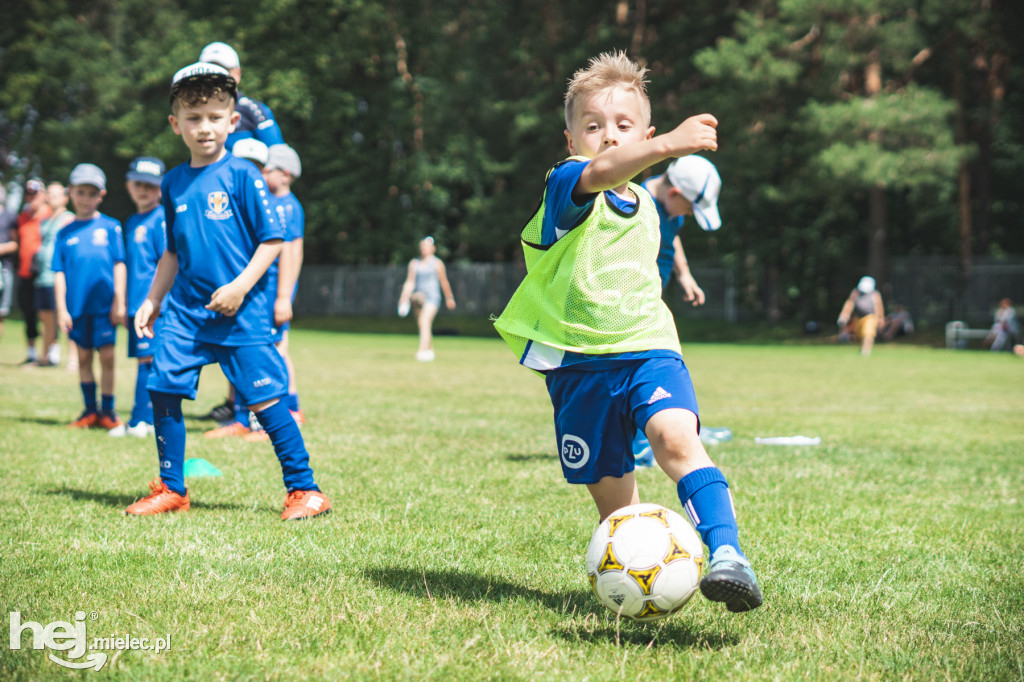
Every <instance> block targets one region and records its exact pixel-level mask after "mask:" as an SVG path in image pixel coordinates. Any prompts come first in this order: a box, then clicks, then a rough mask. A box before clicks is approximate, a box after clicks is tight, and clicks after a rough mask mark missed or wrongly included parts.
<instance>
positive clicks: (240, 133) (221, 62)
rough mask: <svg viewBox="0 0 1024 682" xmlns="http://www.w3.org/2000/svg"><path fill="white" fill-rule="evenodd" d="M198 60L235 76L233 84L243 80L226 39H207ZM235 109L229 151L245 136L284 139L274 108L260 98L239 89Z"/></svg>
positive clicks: (274, 140) (269, 140)
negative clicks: (213, 41)
mask: <svg viewBox="0 0 1024 682" xmlns="http://www.w3.org/2000/svg"><path fill="white" fill-rule="evenodd" d="M199 61H200V62H206V63H208V64H216V65H217V66H221V67H224V68H225V69H226V70H227V72H228V74H229V75H230V76H231V77H232V78H234V79H235V84H236V85H237V84H238V83H241V82H242V66H241V63H240V62H239V60H238V53H237V52H235V50H234V48H233V47H231V46H230V45H228V44H227V43H220V42H218V43H210V44H209V45H207V46H206V47H204V48H203V51H202V52H200V53H199ZM235 111H237V112H238V116H239V118H238V124H237V125H236V126H235V129H234V130H233V131H232V132H231V134H229V135H228V141H227V148H228V151H230V152H231V153H232V154H234V153H235V143H237V142H238V141H239V140H244V139H246V138H255V139H257V140H259V141H260V142H262V143H263V144H265V145H267V146H268V147H270V146H271V145H275V144H282V143H284V138H283V137H282V136H281V128H280V127H278V125H277V121H276V120H274V112H272V111H271V110H270V107H268V106H267V105H266V104H264V103H263V102H260V101H258V100H254V99H252V98H251V97H246V96H245V95H243V94H242V93H241V92H239V93H238V101H237V102H235ZM235 155H236V156H238V154H235Z"/></svg>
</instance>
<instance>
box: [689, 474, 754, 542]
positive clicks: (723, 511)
mask: <svg viewBox="0 0 1024 682" xmlns="http://www.w3.org/2000/svg"><path fill="white" fill-rule="evenodd" d="M676 491H677V492H678V494H679V501H680V502H682V503H683V509H685V510H686V515H687V516H689V517H690V521H691V522H693V525H694V526H696V528H697V532H698V533H700V537H701V539H702V540H703V541H704V544H705V545H707V546H708V550H710V552H711V554H712V555H713V554H714V553H715V550H717V549H718V548H719V547H721V546H722V545H732V546H733V547H735V548H736V551H737V552H740V554H742V553H743V552H742V551H741V550H740V538H739V528H738V527H737V525H736V514H735V512H734V511H733V508H732V497H730V496H729V484H728V483H727V482H726V480H725V475H724V474H722V472H721V471H719V469H718V467H706V468H704V469H697V470H696V471H691V472H690V473H688V474H687V475H686V476H683V478H682V480H680V481H679V483H678V485H677V486H676Z"/></svg>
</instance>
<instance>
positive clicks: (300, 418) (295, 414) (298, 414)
mask: <svg viewBox="0 0 1024 682" xmlns="http://www.w3.org/2000/svg"><path fill="white" fill-rule="evenodd" d="M289 411H290V412H291V413H292V419H294V420H295V423H296V424H298V425H299V426H302V425H303V424H305V423H306V415H304V414H303V413H302V410H289Z"/></svg>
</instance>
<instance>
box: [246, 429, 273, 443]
mask: <svg viewBox="0 0 1024 682" xmlns="http://www.w3.org/2000/svg"><path fill="white" fill-rule="evenodd" d="M243 440H245V441H246V442H247V443H262V442H263V441H266V440H270V434H268V433H267V432H266V431H264V430H263V429H256V430H255V431H249V433H247V434H245V436H243Z"/></svg>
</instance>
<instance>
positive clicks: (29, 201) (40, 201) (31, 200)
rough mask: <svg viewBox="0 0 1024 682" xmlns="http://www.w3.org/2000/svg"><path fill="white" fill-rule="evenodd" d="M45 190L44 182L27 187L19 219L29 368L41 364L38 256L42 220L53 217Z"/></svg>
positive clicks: (20, 294)
mask: <svg viewBox="0 0 1024 682" xmlns="http://www.w3.org/2000/svg"><path fill="white" fill-rule="evenodd" d="M45 190H46V187H45V186H44V185H43V182H42V180H35V179H32V180H29V181H28V182H27V183H26V184H25V208H24V210H22V212H21V214H20V215H19V216H18V232H17V235H18V236H17V239H18V271H17V274H18V306H19V307H20V308H21V314H22V316H24V318H25V339H26V341H27V343H28V346H27V351H26V356H25V361H24V362H23V363H22V364H26V365H28V364H35V363H36V362H38V361H39V355H38V354H37V353H36V338H38V336H39V328H38V324H37V322H36V282H35V281H36V272H35V257H36V251H38V250H39V243H40V241H41V239H42V237H41V235H40V227H41V226H42V223H43V221H44V220H46V219H47V218H49V217H50V207H49V206H47V205H46V191H45Z"/></svg>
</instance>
